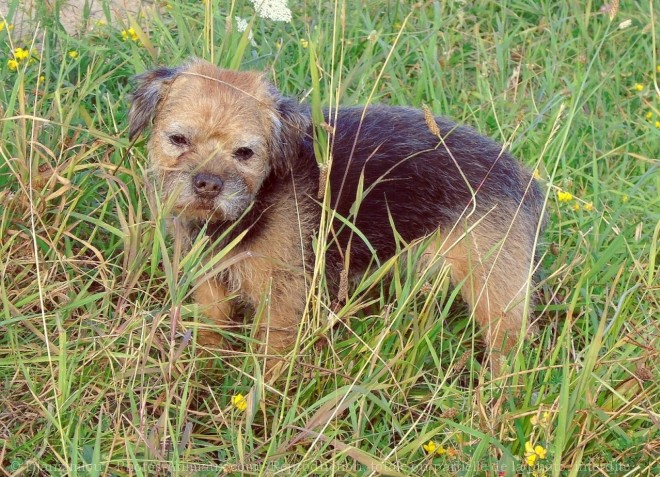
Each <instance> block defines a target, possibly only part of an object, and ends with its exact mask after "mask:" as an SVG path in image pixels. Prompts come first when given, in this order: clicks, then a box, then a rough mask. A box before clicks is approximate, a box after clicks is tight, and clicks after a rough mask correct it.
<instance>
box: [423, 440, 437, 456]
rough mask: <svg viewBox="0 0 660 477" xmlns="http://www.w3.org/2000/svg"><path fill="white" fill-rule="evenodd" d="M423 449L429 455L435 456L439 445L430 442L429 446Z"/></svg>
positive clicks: (426, 445)
mask: <svg viewBox="0 0 660 477" xmlns="http://www.w3.org/2000/svg"><path fill="white" fill-rule="evenodd" d="M422 449H424V450H425V451H426V453H427V454H435V453H436V452H437V451H438V444H436V443H435V442H434V441H429V442H428V443H427V444H424V445H422Z"/></svg>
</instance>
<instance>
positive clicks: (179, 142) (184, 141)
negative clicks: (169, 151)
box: [168, 134, 190, 147]
mask: <svg viewBox="0 0 660 477" xmlns="http://www.w3.org/2000/svg"><path fill="white" fill-rule="evenodd" d="M168 139H169V140H170V142H171V143H172V144H174V145H175V146H179V147H185V146H190V141H189V140H188V138H187V137H186V136H184V135H183V134H171V135H170V136H168Z"/></svg>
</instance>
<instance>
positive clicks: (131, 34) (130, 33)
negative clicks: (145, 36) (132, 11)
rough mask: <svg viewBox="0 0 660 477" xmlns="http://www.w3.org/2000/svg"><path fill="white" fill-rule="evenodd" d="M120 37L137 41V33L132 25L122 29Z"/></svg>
mask: <svg viewBox="0 0 660 477" xmlns="http://www.w3.org/2000/svg"><path fill="white" fill-rule="evenodd" d="M121 37H122V39H123V40H124V41H127V40H132V41H138V34H137V33H136V32H135V28H133V27H131V28H129V29H128V30H122V31H121Z"/></svg>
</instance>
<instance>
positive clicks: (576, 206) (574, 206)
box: [571, 202, 580, 210]
mask: <svg viewBox="0 0 660 477" xmlns="http://www.w3.org/2000/svg"><path fill="white" fill-rule="evenodd" d="M571 208H572V209H573V210H580V204H578V203H577V202H576V203H575V204H573V205H572V206H571Z"/></svg>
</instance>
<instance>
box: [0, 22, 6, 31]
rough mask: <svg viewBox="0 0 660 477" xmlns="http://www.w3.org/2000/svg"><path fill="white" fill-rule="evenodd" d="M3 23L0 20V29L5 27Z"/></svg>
mask: <svg viewBox="0 0 660 477" xmlns="http://www.w3.org/2000/svg"><path fill="white" fill-rule="evenodd" d="M5 25H6V23H5V22H0V31H2V30H4V29H5Z"/></svg>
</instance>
